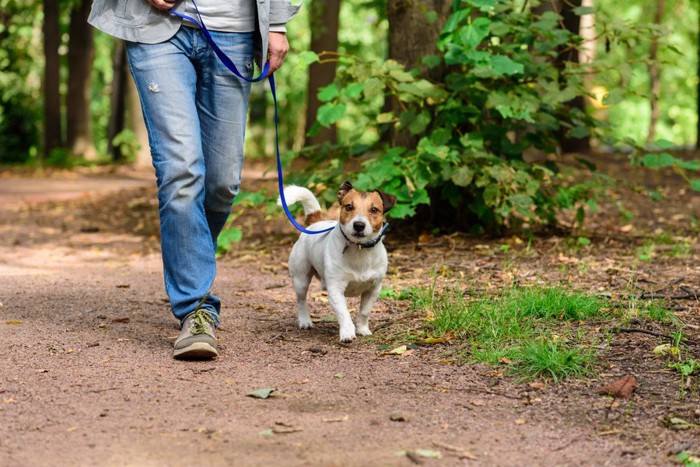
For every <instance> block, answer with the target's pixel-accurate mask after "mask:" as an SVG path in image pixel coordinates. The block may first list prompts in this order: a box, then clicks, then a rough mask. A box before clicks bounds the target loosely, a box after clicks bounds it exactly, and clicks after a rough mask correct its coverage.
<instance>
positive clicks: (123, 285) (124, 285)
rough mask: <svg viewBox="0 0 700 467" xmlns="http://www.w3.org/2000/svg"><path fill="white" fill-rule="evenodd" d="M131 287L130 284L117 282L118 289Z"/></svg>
mask: <svg viewBox="0 0 700 467" xmlns="http://www.w3.org/2000/svg"><path fill="white" fill-rule="evenodd" d="M130 287H131V284H117V288H118V289H128V288H130Z"/></svg>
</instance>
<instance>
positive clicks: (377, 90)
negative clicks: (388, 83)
mask: <svg viewBox="0 0 700 467" xmlns="http://www.w3.org/2000/svg"><path fill="white" fill-rule="evenodd" d="M363 90H364V92H365V98H366V99H372V98H373V97H376V96H379V95H382V94H383V92H384V83H382V81H381V80H379V79H377V78H371V79H369V80H367V81H366V82H365V86H364V89H363Z"/></svg>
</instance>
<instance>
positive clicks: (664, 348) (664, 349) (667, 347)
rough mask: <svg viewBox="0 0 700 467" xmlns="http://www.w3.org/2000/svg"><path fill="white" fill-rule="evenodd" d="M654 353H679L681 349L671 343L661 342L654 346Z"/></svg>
mask: <svg viewBox="0 0 700 467" xmlns="http://www.w3.org/2000/svg"><path fill="white" fill-rule="evenodd" d="M653 352H654V355H678V354H679V353H680V350H679V349H678V347H674V346H672V345H671V344H661V345H657V346H656V347H654V350H653Z"/></svg>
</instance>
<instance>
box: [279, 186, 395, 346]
mask: <svg viewBox="0 0 700 467" xmlns="http://www.w3.org/2000/svg"><path fill="white" fill-rule="evenodd" d="M284 197H285V199H286V201H287V203H288V204H289V205H291V204H294V203H296V202H301V203H302V206H303V207H304V214H305V215H306V224H307V225H308V226H309V230H323V229H326V228H331V227H333V228H332V230H330V231H328V232H326V233H323V234H316V235H309V234H305V233H302V234H301V236H300V237H299V240H297V242H296V243H295V244H294V247H293V248H292V252H291V253H290V254H289V275H290V277H291V278H292V285H293V286H294V290H295V291H296V295H297V306H298V320H299V328H301V329H307V328H311V327H313V322H312V321H311V317H310V316H309V310H308V308H307V306H306V295H307V293H308V290H309V284H310V283H311V279H312V278H313V277H314V276H315V277H318V278H319V279H320V280H321V288H322V289H324V290H327V291H328V300H329V302H330V304H331V307H333V310H334V311H335V316H336V318H337V320H338V325H339V326H340V341H341V342H350V341H352V340H353V339H355V335H356V334H357V335H360V336H369V335H371V334H372V332H371V331H370V330H369V324H368V318H369V313H370V311H371V310H372V306H373V305H374V302H375V301H376V300H377V297H379V292H380V291H381V289H382V280H383V279H384V276H385V275H386V268H387V255H386V249H385V248H384V245H383V244H382V237H383V236H384V231H385V230H386V225H387V224H385V222H384V214H385V213H386V212H387V211H388V210H389V209H391V207H392V206H394V204H395V203H396V197H395V196H392V195H389V194H386V193H384V192H381V191H379V190H377V191H372V192H362V191H357V190H355V189H354V188H353V187H352V185H351V184H350V182H347V181H346V182H345V183H343V184H342V186H341V187H340V190H338V203H339V204H340V219H339V221H324V220H322V218H321V206H320V205H319V204H318V201H317V200H316V197H314V195H313V194H312V193H311V192H310V191H309V190H307V189H306V188H302V187H298V186H288V187H286V188H285V189H284ZM356 296H360V311H359V313H358V315H357V319H356V321H355V324H353V322H352V318H351V317H350V313H349V311H348V305H347V302H346V300H345V297H356Z"/></svg>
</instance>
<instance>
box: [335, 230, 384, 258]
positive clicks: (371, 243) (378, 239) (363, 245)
mask: <svg viewBox="0 0 700 467" xmlns="http://www.w3.org/2000/svg"><path fill="white" fill-rule="evenodd" d="M338 229H340V233H341V234H343V237H345V240H347V242H348V243H349V245H345V248H344V249H343V253H345V252H346V251H347V249H348V247H349V246H350V245H357V248H358V250H361V249H363V248H374V247H375V246H377V244H378V243H379V242H381V241H382V238H383V237H384V234H385V233H386V231H387V230H388V229H389V223H388V222H385V223H384V225H383V226H382V230H380V231H379V235H377V237H376V238H374V239H373V240H371V241H369V242H367V243H355V242H353V241H352V240H350V239H349V238H348V236H347V235H345V232H343V228H342V227H341V226H340V224H338Z"/></svg>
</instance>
